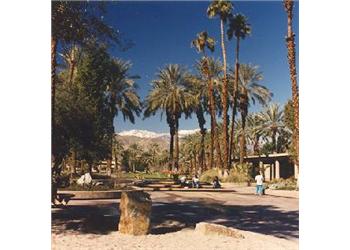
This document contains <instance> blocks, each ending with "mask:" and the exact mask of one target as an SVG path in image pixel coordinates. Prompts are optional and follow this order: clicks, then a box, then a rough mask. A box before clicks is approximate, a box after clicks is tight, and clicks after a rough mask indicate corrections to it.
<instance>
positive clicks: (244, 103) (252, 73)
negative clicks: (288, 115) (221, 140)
mask: <svg viewBox="0 0 350 250" xmlns="http://www.w3.org/2000/svg"><path fill="white" fill-rule="evenodd" d="M257 69H258V67H257V66H253V65H250V64H242V65H240V67H239V74H238V75H239V85H238V95H239V111H240V113H241V119H242V136H241V137H240V147H241V150H240V164H242V163H243V160H244V156H245V150H244V149H245V125H246V117H247V115H248V107H249V105H250V103H251V102H252V103H253V104H255V103H256V101H258V102H259V103H260V104H262V105H266V104H267V103H268V102H269V101H270V100H271V97H272V93H271V92H270V91H269V90H268V88H266V87H265V86H263V85H261V84H260V83H259V82H260V81H261V80H262V79H263V76H262V73H261V72H258V71H257ZM234 75H235V72H232V73H231V79H233V76H234Z"/></svg>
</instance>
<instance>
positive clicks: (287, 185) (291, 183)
mask: <svg viewBox="0 0 350 250" xmlns="http://www.w3.org/2000/svg"><path fill="white" fill-rule="evenodd" d="M269 188H270V189H275V190H295V189H296V188H297V179H295V178H294V177H290V178H288V179H278V180H273V181H271V182H270V185H269Z"/></svg>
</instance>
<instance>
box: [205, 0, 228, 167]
mask: <svg viewBox="0 0 350 250" xmlns="http://www.w3.org/2000/svg"><path fill="white" fill-rule="evenodd" d="M232 10H233V6H232V4H231V2H230V1H225V0H213V1H212V2H211V4H210V5H209V7H208V9H207V15H208V17H209V18H214V17H216V16H219V18H220V35H221V50H222V60H223V74H224V75H223V79H222V80H223V88H222V97H221V98H222V99H221V100H222V108H223V115H222V117H223V119H222V120H223V132H224V143H223V147H224V157H223V167H224V169H225V170H227V169H228V117H227V111H228V84H227V63H226V48H225V32H224V25H225V24H226V22H227V20H228V18H229V16H231V15H232V14H231V12H232Z"/></svg>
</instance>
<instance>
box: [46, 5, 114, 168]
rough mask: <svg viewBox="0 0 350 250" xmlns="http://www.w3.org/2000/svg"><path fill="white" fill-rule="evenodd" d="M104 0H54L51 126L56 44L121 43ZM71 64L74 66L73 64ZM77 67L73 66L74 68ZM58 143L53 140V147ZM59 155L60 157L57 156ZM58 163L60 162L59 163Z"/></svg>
mask: <svg viewBox="0 0 350 250" xmlns="http://www.w3.org/2000/svg"><path fill="white" fill-rule="evenodd" d="M105 11H106V10H105V8H104V4H103V3H90V2H78V1H76V2H73V1H71V2H70V1H53V2H52V3H51V24H52V33H51V108H52V129H53V133H54V129H55V123H54V121H55V119H54V117H53V116H54V114H55V101H56V100H55V95H56V81H57V76H56V67H57V48H58V45H59V44H60V45H61V47H65V46H66V45H68V44H72V45H73V46H75V45H82V46H84V45H86V44H88V43H90V42H91V41H95V42H104V43H105V42H112V43H115V42H117V43H120V39H119V36H118V35H117V32H115V30H114V29H113V28H112V27H111V26H109V25H107V24H106V23H105V22H104V20H103V19H102V18H101V16H102V15H103V14H104V13H105ZM72 66H75V65H73V64H72ZM73 70H74V68H73V69H71V71H72V72H73ZM54 146H55V145H54V144H53V145H52V147H54ZM55 158H57V157H55ZM56 164H58V163H56Z"/></svg>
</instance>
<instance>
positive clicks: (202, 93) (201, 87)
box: [186, 76, 208, 169]
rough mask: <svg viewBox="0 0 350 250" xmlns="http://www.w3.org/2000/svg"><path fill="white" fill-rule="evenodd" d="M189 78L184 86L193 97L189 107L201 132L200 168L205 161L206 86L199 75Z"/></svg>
mask: <svg viewBox="0 0 350 250" xmlns="http://www.w3.org/2000/svg"><path fill="white" fill-rule="evenodd" d="M189 79H190V80H189V81H188V83H189V85H187V86H186V88H187V89H188V91H189V92H190V93H191V94H192V95H193V97H194V103H193V106H192V107H190V111H191V113H192V112H193V113H195V114H196V116H197V120H198V125H199V128H200V134H201V143H200V145H201V147H200V148H201V149H200V154H199V166H200V168H201V169H203V168H204V161H205V145H204V138H205V134H206V131H207V129H206V128H205V127H204V125H205V118H204V112H205V111H206V110H207V107H206V106H207V105H206V104H207V96H208V95H207V86H206V82H204V81H202V80H201V79H200V78H199V77H195V76H190V78H189Z"/></svg>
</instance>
